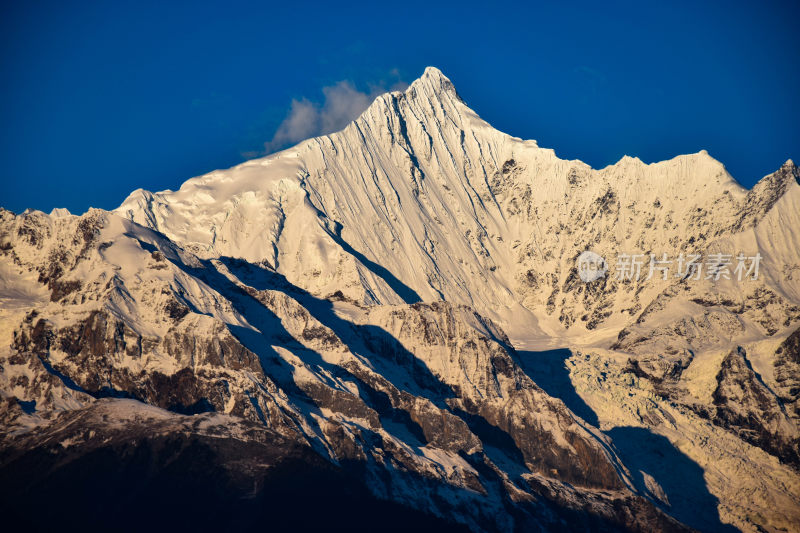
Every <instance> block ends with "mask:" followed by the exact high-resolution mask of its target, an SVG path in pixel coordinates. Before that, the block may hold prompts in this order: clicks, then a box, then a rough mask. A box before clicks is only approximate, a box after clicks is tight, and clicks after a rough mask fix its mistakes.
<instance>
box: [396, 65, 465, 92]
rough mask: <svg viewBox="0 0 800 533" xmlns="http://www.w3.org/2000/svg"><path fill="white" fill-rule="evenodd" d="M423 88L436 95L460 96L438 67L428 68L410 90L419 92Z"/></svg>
mask: <svg viewBox="0 0 800 533" xmlns="http://www.w3.org/2000/svg"><path fill="white" fill-rule="evenodd" d="M422 88H426V89H428V90H429V91H430V92H432V93H434V94H437V95H438V94H442V93H450V94H453V95H456V96H458V93H457V92H456V88H455V86H454V85H453V82H451V81H450V79H449V78H448V77H447V76H445V75H444V74H442V71H441V70H439V69H438V68H436V67H426V68H425V72H423V73H422V76H420V77H419V78H418V79H417V80H416V81H414V83H412V84H411V86H410V87H409V88H408V90H409V91H411V90H419V89H422Z"/></svg>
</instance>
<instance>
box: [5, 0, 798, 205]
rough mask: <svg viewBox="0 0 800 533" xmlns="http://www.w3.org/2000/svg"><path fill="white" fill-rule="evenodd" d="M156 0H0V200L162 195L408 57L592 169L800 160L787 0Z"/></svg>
mask: <svg viewBox="0 0 800 533" xmlns="http://www.w3.org/2000/svg"><path fill="white" fill-rule="evenodd" d="M161 3H162V2H158V3H150V2H146V1H137V2H120V1H98V2H82V1H70V2H63V1H58V2H46V1H35V0H26V1H14V2H3V5H2V7H1V8H0V73H1V74H2V77H1V78H0V79H2V83H0V110H1V114H0V117H1V118H2V122H1V123H0V124H1V125H0V128H2V129H0V131H2V142H1V143H0V163H2V172H3V174H2V178H0V205H2V206H4V207H7V208H10V209H11V210H13V211H17V212H19V211H22V210H23V209H25V208H26V207H34V208H37V209H42V210H45V211H49V210H50V209H51V208H53V207H55V206H65V207H68V208H69V209H70V210H71V211H73V212H78V213H80V212H83V211H84V210H85V209H87V208H88V207H89V206H95V207H103V208H108V209H110V208H114V207H116V206H117V205H119V204H120V203H121V202H122V200H123V199H124V198H125V197H126V196H127V194H128V193H129V192H130V191H131V190H133V189H135V188H137V187H143V188H146V189H150V190H160V189H165V188H177V187H178V186H179V185H180V183H182V182H183V181H184V180H186V179H187V178H190V177H192V176H195V175H199V174H202V173H205V172H208V171H210V170H213V169H215V168H224V167H228V166H231V165H234V164H237V163H239V162H241V161H243V160H244V159H245V158H244V156H243V154H246V153H248V152H252V151H257V150H259V149H263V145H264V142H266V141H269V140H270V139H272V137H273V135H274V133H275V130H276V128H277V127H278V125H279V123H280V122H281V121H282V120H283V118H284V117H285V116H286V113H287V111H288V109H289V105H290V102H291V100H292V98H296V99H300V98H303V97H305V98H308V99H310V100H312V101H321V100H322V98H323V97H322V92H321V90H322V87H324V86H330V85H332V84H334V83H335V82H337V81H340V80H350V81H351V82H352V83H354V84H355V86H356V87H358V88H360V89H361V90H363V91H367V90H368V88H369V86H370V84H375V83H381V82H384V83H388V82H387V81H386V80H389V81H391V79H392V74H390V73H391V72H392V71H393V69H396V70H397V72H399V76H400V78H402V79H403V80H405V81H409V82H410V81H413V80H414V79H415V78H416V77H418V76H419V75H420V74H421V73H422V71H423V69H424V67H425V66H426V65H435V66H437V67H439V68H440V69H441V70H442V71H443V72H444V73H445V75H447V76H448V77H450V79H451V80H453V82H454V84H455V86H456V88H457V89H458V91H459V93H460V94H461V96H462V97H463V98H464V99H465V100H466V102H467V104H469V105H470V107H472V108H473V109H474V110H476V111H477V112H478V113H479V114H480V115H481V116H482V117H483V118H484V119H486V120H488V121H489V122H490V123H491V124H492V125H494V126H495V127H496V128H498V129H500V130H503V131H505V132H507V133H510V134H512V135H516V136H518V137H523V138H532V139H537V140H538V141H539V144H540V145H541V146H546V147H551V148H554V149H555V150H556V153H557V154H558V155H559V156H561V157H568V158H578V159H582V160H584V161H586V162H587V163H589V164H591V165H592V166H595V167H603V166H605V165H607V164H610V163H613V162H615V161H616V160H618V159H619V158H620V157H621V156H622V155H624V154H629V155H635V156H638V157H640V158H641V159H643V160H644V161H647V162H651V161H657V160H661V159H667V158H670V157H672V156H674V155H677V154H681V153H690V152H696V151H698V150H700V149H707V150H708V151H709V152H710V153H711V155H712V156H714V157H716V158H717V159H719V160H720V161H722V162H723V163H724V164H725V165H726V166H727V168H728V170H729V171H730V172H731V174H733V176H734V177H735V178H736V179H737V180H739V181H740V182H741V183H742V184H744V185H746V186H751V185H752V184H753V183H754V182H755V181H756V180H757V179H759V178H760V177H761V176H763V175H765V174H767V173H770V172H772V171H774V170H775V169H777V168H778V167H779V166H780V165H781V164H782V163H783V162H784V161H785V160H786V159H787V158H794V159H795V160H797V159H800V121H798V119H799V118H800V97H798V95H800V61H798V59H800V32H798V31H797V20H798V14H800V9H799V8H798V3H797V2H764V3H757V2H743V3H737V2H714V3H695V2H685V3H683V2H668V3H667V2H664V3H661V4H662V5H655V3H652V2H631V3H613V2H612V3H609V2H596V1H592V2H574V3H566V2H559V5H558V6H557V7H556V6H552V5H550V6H548V5H514V4H508V5H500V4H491V3H489V2H480V3H477V4H474V5H472V4H469V3H465V2H458V3H453V4H452V5H449V6H445V5H436V4H434V3H433V2H430V1H427V2H421V3H414V2H408V1H401V2H370V3H367V4H364V5H362V6H357V7H346V6H344V5H343V4H341V3H338V2H325V3H321V4H318V5H315V4H314V3H313V2H301V3H294V2H291V3H290V2H286V3H283V4H281V5H271V4H269V3H266V2H264V3H260V4H257V3H251V4H248V3H240V2H236V1H232V0H228V1H224V2H219V3H216V4H212V3H203V2H197V1H195V2H175V3H169V2H167V3H168V4H170V5H167V6H164V5H159V4H161ZM526 4H527V3H526ZM759 4H761V5H759Z"/></svg>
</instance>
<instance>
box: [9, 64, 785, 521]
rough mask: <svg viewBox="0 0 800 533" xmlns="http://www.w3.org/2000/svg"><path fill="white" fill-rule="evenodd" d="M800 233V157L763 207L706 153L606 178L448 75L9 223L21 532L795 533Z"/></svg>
mask: <svg viewBox="0 0 800 533" xmlns="http://www.w3.org/2000/svg"><path fill="white" fill-rule="evenodd" d="M798 228H800V170H798V168H797V167H796V166H795V165H794V163H793V162H792V161H791V160H790V161H787V162H786V163H785V164H784V165H783V166H782V167H781V168H780V169H778V170H777V171H776V172H775V173H773V174H770V175H768V176H766V177H764V178H763V179H761V180H760V181H759V182H758V183H757V184H756V185H755V186H754V187H753V188H752V189H749V190H748V189H745V188H744V187H742V186H741V185H739V184H738V183H737V182H736V181H735V180H734V179H733V178H732V177H731V176H730V175H729V174H728V172H727V171H726V169H725V167H724V166H723V165H722V164H721V163H719V162H718V161H716V160H715V159H713V158H712V157H711V156H710V155H709V154H708V153H706V152H705V151H701V152H698V153H696V154H692V155H682V156H678V157H675V158H674V159H671V160H668V161H664V162H660V163H653V164H645V163H643V162H642V161H640V160H639V159H636V158H630V157H624V158H623V159H622V160H620V161H619V162H617V163H616V164H614V165H611V166H608V167H606V168H603V169H599V170H597V169H593V168H591V167H590V166H588V165H586V164H585V163H582V162H581V161H577V160H573V161H570V160H564V159H560V158H559V157H557V155H556V154H555V152H554V151H553V150H551V149H547V148H541V147H539V146H538V144H537V143H536V141H533V140H522V139H519V138H516V137H511V136H509V135H506V134H504V133H501V132H499V131H497V130H495V129H494V128H492V127H491V126H490V125H489V124H488V123H486V122H485V121H483V120H482V119H481V118H480V117H479V116H478V115H477V114H476V113H475V112H474V111H472V110H471V109H470V108H469V107H467V105H466V103H465V102H464V101H463V100H462V98H461V97H460V96H459V94H458V92H457V91H456V89H455V87H454V86H453V84H452V83H451V81H450V80H449V79H448V78H446V77H445V76H444V75H443V74H442V73H441V72H440V71H438V70H437V69H435V68H432V67H429V68H428V69H426V70H425V72H424V74H423V75H422V76H421V77H420V78H419V79H418V80H416V81H415V82H414V83H412V84H411V85H410V86H409V88H408V89H407V90H405V91H403V92H390V93H386V94H383V95H381V96H379V97H378V98H377V99H376V100H375V101H374V102H373V103H372V104H371V105H370V106H369V108H368V109H367V110H366V111H364V112H363V114H362V115H361V116H359V117H358V118H357V119H356V120H355V121H353V122H352V123H350V124H349V125H348V126H346V127H345V128H344V129H343V130H341V131H339V132H336V133H333V134H330V135H326V136H322V137H316V138H312V139H309V140H307V141H304V142H301V143H300V144H298V145H296V146H294V147H292V148H289V149H287V150H284V151H281V152H278V153H275V154H272V155H269V156H267V157H263V158H260V159H255V160H252V161H247V162H245V163H242V164H240V165H237V166H235V167H233V168H231V169H227V170H217V171H214V172H211V173H209V174H206V175H203V176H200V177H196V178H192V179H190V180H188V181H186V182H185V183H184V184H183V185H182V186H181V187H180V189H179V190H177V191H169V190H167V191H161V192H150V191H145V190H141V189H139V190H136V191H134V192H133V193H131V194H130V195H129V196H128V198H126V199H125V200H124V201H123V202H122V204H121V205H120V206H119V207H118V208H117V209H115V210H113V211H105V210H101V209H90V210H89V211H88V212H86V213H85V214H83V215H80V216H78V215H72V214H70V213H68V212H66V211H65V210H54V211H53V212H52V213H50V214H45V213H42V212H39V211H34V210H28V211H25V212H24V213H21V214H14V213H12V212H10V211H7V210H0V396H1V397H2V407H0V427H1V428H2V433H0V480H2V483H0V494H2V498H0V509H2V510H3V513H4V515H6V516H8V517H10V518H9V519H10V520H14V521H18V522H19V523H24V524H26V525H27V527H29V528H31V529H34V530H35V529H50V528H52V527H53V526H54V525H56V524H58V525H60V526H61V527H67V528H70V529H77V528H81V529H83V528H85V527H91V526H93V525H96V526H102V525H103V524H107V523H108V521H109V520H113V521H116V520H119V516H120V515H121V514H123V515H125V516H129V517H130V518H129V519H126V520H125V523H123V524H119V528H121V529H131V530H133V529H141V527H146V525H147V524H152V523H154V521H155V523H159V524H161V525H169V524H173V525H174V526H175V527H182V528H185V527H190V526H191V527H196V528H200V529H211V528H214V529H217V528H222V529H237V530H238V529H241V528H243V527H267V528H271V529H275V530H286V531H288V530H293V531H297V530H304V529H310V528H312V527H314V528H316V527H334V529H335V528H336V527H340V528H345V527H346V528H347V529H348V530H357V531H360V530H364V531H367V530H369V531H375V530H397V531H406V530H410V529H412V528H417V529H422V530H428V529H434V528H436V529H440V530H442V529H443V530H454V531H459V530H464V531H470V530H471V531H563V530H592V531H652V530H655V531H691V530H700V531H737V530H741V531H798V524H800V503H798V502H800V230H798ZM587 250H590V251H592V252H594V253H595V254H597V255H599V256H601V257H602V258H604V259H605V264H606V265H605V266H606V268H607V269H608V270H607V272H606V273H605V275H603V276H601V277H599V279H596V280H593V281H591V282H584V281H583V279H582V277H581V270H580V269H581V264H580V262H579V261H578V259H579V257H580V256H581V254H582V253H583V252H585V251H587ZM691 261H694V263H691ZM692 264H693V265H694V267H690V266H687V265H692ZM653 267H655V268H653ZM743 267H744V268H743ZM198 502H203V504H202V505H203V507H204V511H205V512H204V513H199V512H197V511H196V510H195V508H197V507H198ZM335 524H338V526H332V525H335Z"/></svg>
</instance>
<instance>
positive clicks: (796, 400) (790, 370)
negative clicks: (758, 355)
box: [773, 329, 800, 422]
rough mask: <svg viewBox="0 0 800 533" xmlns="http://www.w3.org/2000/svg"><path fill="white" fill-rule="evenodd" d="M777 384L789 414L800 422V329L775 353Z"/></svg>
mask: <svg viewBox="0 0 800 533" xmlns="http://www.w3.org/2000/svg"><path fill="white" fill-rule="evenodd" d="M773 365H774V366H775V382H776V383H777V386H778V391H779V392H778V395H779V396H780V399H781V401H782V402H783V404H784V405H785V406H786V412H787V414H788V415H789V416H790V417H792V418H793V419H794V420H795V422H797V421H799V420H800V329H798V330H796V331H795V332H794V333H792V334H791V335H789V336H788V337H787V338H786V340H785V341H783V343H782V344H781V345H780V346H779V347H778V349H777V350H776V351H775V361H774V363H773Z"/></svg>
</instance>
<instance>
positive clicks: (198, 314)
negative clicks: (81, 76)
mask: <svg viewBox="0 0 800 533" xmlns="http://www.w3.org/2000/svg"><path fill="white" fill-rule="evenodd" d="M27 217H28V215H21V216H19V217H11V216H8V215H6V217H5V225H4V226H3V228H2V231H1V232H2V234H3V235H9V234H11V235H13V233H14V229H15V228H17V227H20V226H22V227H26V228H29V229H30V231H31V232H32V233H33V234H37V235H39V237H38V238H37V239H35V242H31V241H30V240H27V239H24V240H20V239H17V240H12V239H8V240H6V242H9V243H10V245H9V246H5V247H4V253H5V257H6V258H10V259H11V261H9V263H10V264H9V268H11V269H13V270H14V272H16V274H15V275H16V276H18V278H17V280H18V281H19V282H20V284H21V285H20V286H27V284H30V286H31V287H33V288H30V289H29V290H30V291H31V292H32V293H34V292H35V290H34V288H35V287H42V286H44V287H46V288H49V286H47V285H44V282H43V281H42V282H39V281H38V280H34V279H32V278H30V279H27V280H26V278H25V276H24V273H25V272H26V270H30V271H35V270H36V265H37V264H38V262H39V261H40V260H41V259H40V258H43V257H44V258H47V257H49V256H50V255H49V252H48V248H49V247H53V246H58V247H59V249H62V250H63V253H64V254H65V255H66V256H68V257H75V258H76V260H75V261H74V262H72V263H66V268H63V269H62V271H61V272H60V273H59V279H62V278H63V279H66V280H69V279H73V278H77V276H78V273H80V277H81V279H82V283H81V285H80V286H79V287H78V288H76V289H75V290H74V291H73V292H72V293H71V294H70V295H69V296H68V297H62V298H59V299H56V300H53V299H52V298H48V297H47V295H46V294H44V293H42V294H41V295H40V296H39V300H36V301H35V302H34V303H35V309H31V308H30V306H27V307H26V306H22V305H19V306H18V307H17V308H16V314H15V316H16V325H15V326H14V328H13V331H11V332H10V334H9V339H8V340H9V343H8V348H7V352H6V353H5V354H4V355H2V356H0V365H2V373H0V379H2V380H3V381H2V383H3V391H4V394H6V395H8V396H9V400H8V401H7V404H6V408H5V409H6V412H5V413H4V424H5V427H6V428H7V429H8V431H9V432H10V433H9V434H10V435H18V437H11V440H9V441H6V443H5V446H8V447H10V449H13V450H16V451H14V452H9V453H12V454H16V455H14V457H17V456H18V454H20V453H25V451H26V450H28V449H31V448H36V447H39V448H41V447H43V446H46V445H45V444H44V442H45V441H46V439H45V441H42V442H41V443H40V442H39V441H38V440H36V439H44V438H45V437H43V436H42V435H45V434H48V432H58V431H62V429H60V428H62V427H63V428H64V429H63V431H73V429H69V430H67V428H84V429H85V426H86V425H87V424H89V422H87V421H86V420H85V419H84V418H80V421H79V422H75V423H74V424H73V423H72V422H73V420H72V418H70V416H72V415H68V414H63V415H59V413H61V412H64V411H65V410H66V413H72V412H73V411H72V410H74V409H78V410H79V411H75V412H76V413H77V412H80V413H83V414H81V415H75V416H80V417H90V418H91V419H92V420H95V419H96V418H97V415H95V414H91V413H94V412H95V411H94V410H93V409H94V408H93V407H92V406H94V405H97V406H98V407H97V409H100V410H101V411H103V410H105V409H107V407H103V406H109V405H117V404H108V403H105V402H107V400H104V398H108V397H112V398H128V399H130V400H128V403H125V404H119V405H126V406H128V407H129V408H130V409H132V410H133V411H136V410H137V409H145V407H138V406H141V405H143V404H148V405H151V406H155V407H159V408H163V409H167V410H168V411H169V412H171V413H183V414H196V415H198V416H200V414H201V413H224V414H225V417H227V418H226V419H225V420H237V419H242V420H247V421H248V422H247V424H250V425H252V424H257V425H259V426H261V427H264V428H268V429H269V431H271V432H274V434H275V435H280V436H282V437H281V438H283V439H288V440H287V442H294V443H297V444H293V445H292V446H295V445H297V446H299V445H302V446H304V447H306V448H307V449H308V452H304V453H309V454H314V456H315V457H319V458H320V459H324V460H326V461H330V462H331V464H332V465H347V467H346V471H347V472H348V474H347V475H348V476H353V477H352V483H355V484H356V485H357V486H364V487H367V488H368V489H369V490H370V491H371V493H372V494H373V495H374V497H378V498H381V499H384V500H389V501H397V502H403V504H404V505H409V506H411V507H413V508H416V509H420V510H422V511H423V512H424V513H428V514H430V515H431V516H438V517H441V518H443V519H446V520H448V521H449V523H461V524H464V525H466V526H468V527H470V528H472V529H476V530H509V529H513V528H516V527H524V528H527V527H535V528H543V529H551V528H553V527H555V524H556V523H560V520H566V521H567V522H569V523H576V524H585V525H586V527H590V528H601V527H607V526H611V527H620V528H625V529H631V530H640V529H644V528H646V527H647V525H648V524H651V523H658V524H662V526H663V528H666V529H670V528H677V529H680V526H679V525H678V524H677V523H676V522H674V521H672V520H671V519H669V518H668V517H667V516H666V515H663V514H661V512H660V511H658V510H657V509H656V508H655V507H654V506H653V504H652V503H650V502H648V501H647V500H645V499H642V498H641V497H640V496H637V495H635V494H634V493H632V492H631V491H630V489H629V486H628V485H627V484H626V481H625V480H626V477H625V476H626V474H625V473H624V472H625V471H624V467H623V466H622V465H620V464H619V462H618V459H617V458H616V457H615V456H614V455H613V453H612V452H611V451H610V448H609V442H608V440H607V439H605V438H604V437H602V436H601V435H600V434H599V433H598V432H597V431H596V430H592V429H591V428H589V429H587V427H586V426H585V425H584V423H583V422H580V421H578V420H576V418H575V417H574V415H573V414H572V413H571V412H570V411H569V410H568V409H567V408H566V406H564V404H563V403H562V402H561V401H559V400H557V399H555V398H552V397H550V396H548V395H547V394H546V393H545V392H544V391H542V390H541V389H539V388H538V387H537V386H536V384H535V383H534V382H533V381H532V380H531V379H530V378H529V377H528V376H527V375H526V374H525V373H524V372H523V371H522V370H521V368H520V367H519V364H518V361H517V360H516V356H515V352H514V350H513V348H511V346H510V343H509V341H508V338H507V337H506V335H505V333H504V332H503V331H502V329H500V328H499V326H497V325H496V324H494V323H493V322H492V321H490V320H488V319H485V318H483V317H482V316H480V315H479V314H477V313H476V312H474V311H473V310H471V309H469V308H467V307H464V306H457V305H453V304H449V303H445V302H439V303H434V304H421V303H420V304H414V305H400V306H391V307H374V308H364V307H360V306H358V305H355V304H352V303H347V302H340V303H339V304H338V305H339V307H338V308H335V307H334V305H333V304H332V303H331V302H329V301H327V300H321V299H318V298H316V297H314V296H312V295H310V294H309V293H307V292H305V291H303V290H302V289H299V288H297V287H295V286H293V285H292V284H290V283H288V282H287V281H286V280H285V279H284V278H283V277H282V276H280V275H279V274H276V273H275V272H274V271H272V270H270V269H265V268H262V267H258V266H254V265H250V264H247V263H242V262H237V261H204V260H200V259H198V258H196V257H194V256H193V255H191V254H188V253H186V252H184V251H182V250H180V249H179V248H177V247H175V245H174V244H172V243H170V242H169V241H167V240H166V239H164V238H163V237H162V236H160V235H158V234H156V233H153V232H150V231H149V230H146V229H144V228H141V227H139V226H137V225H135V224H133V223H131V222H128V221H125V220H122V219H120V218H118V217H117V216H115V215H111V214H107V213H99V212H93V213H91V214H90V215H87V216H86V217H91V219H92V221H93V222H92V227H93V228H94V229H93V231H94V232H95V233H94V234H93V235H94V238H93V239H92V240H91V241H90V243H89V244H88V245H86V244H85V242H86V241H83V240H74V241H69V242H71V246H66V245H63V239H62V238H60V237H59V235H64V234H69V233H70V231H71V230H72V228H81V227H84V226H85V224H84V218H83V217H82V218H77V217H75V218H59V219H56V220H53V219H47V218H43V219H36V220H35V221H31V220H25V219H26V218H27ZM106 243H112V244H110V245H108V244H106ZM76 247H80V250H79V251H77V250H76V249H75V248H76ZM121 252H124V253H121ZM104 281H105V283H104ZM98 288H99V290H98ZM19 303H21V302H19ZM203 311H205V312H206V313H208V314H205V313H203ZM209 315H210V316H209ZM11 397H13V399H11ZM98 402H99V403H98ZM138 402H141V403H138ZM134 406H137V407H134ZM103 412H105V411H103ZM158 412H159V413H161V414H159V416H163V417H173V418H174V416H175V415H169V414H168V413H167V412H166V411H158ZM165 413H167V414H165ZM104 416H111V415H107V414H105V415H104ZM137 416H138V415H137ZM65 417H66V418H65ZM203 417H206V418H208V417H212V415H211V414H207V415H202V416H201V417H200V418H197V419H196V420H195V419H191V418H181V419H180V420H182V421H183V422H181V424H183V426H181V427H184V426H185V424H188V423H190V421H191V424H192V428H195V427H196V426H197V424H200V425H202V424H204V422H202V421H203V420H205V419H206V418H203ZM232 417H233V418H232ZM235 417H238V418H235ZM170 420H171V419H170ZM120 423H121V422H120ZM172 423H173V422H172V421H171V422H170V424H172ZM225 424H227V422H225ZM225 424H222V425H225ZM231 424H234V425H236V424H245V422H235V423H234V422H231ZM248 427H251V426H248ZM30 428H33V429H30ZM37 428H38V429H37ZM97 431H100V430H99V429H98V430H97ZM163 431H164V432H165V433H170V432H171V431H175V432H177V431H179V430H178V429H177V428H175V427H173V428H172V429H170V430H169V431H168V430H163ZM181 431H183V430H181ZM192 431H194V429H192ZM225 431H227V430H225ZM84 433H85V432H84ZM63 437H64V438H68V437H67V436H63ZM48 438H49V437H48ZM59 438H61V437H59ZM69 438H70V439H73V438H74V439H75V442H76V446H77V448H76V450H78V451H76V453H77V454H78V455H77V456H78V457H79V458H77V459H76V460H78V461H82V460H84V459H82V457H84V456H85V457H87V459H86V460H87V461H88V460H89V459H88V458H89V457H95V455H96V454H97V453H101V452H99V451H96V450H95V448H94V447H93V446H94V445H93V444H92V443H93V442H96V439H95V440H92V439H91V438H90V439H89V440H88V441H85V436H84V435H83V433H81V434H80V435H74V436H73V435H70V436H69ZM110 438H111V437H110ZM113 438H117V437H113ZM113 438H112V440H113ZM120 438H122V437H120ZM165 438H166V439H168V440H169V439H172V438H173V437H169V435H166V436H165ZM175 438H177V437H175ZM183 439H184V437H180V438H179V439H178V440H179V442H180V444H178V446H179V447H180V449H183V447H184V446H190V447H194V446H196V445H198V446H199V444H197V442H196V439H200V441H203V442H204V439H205V437H202V436H198V437H190V438H189V440H188V441H186V442H184V440H183ZM170 442H171V441H170ZM164 445H165V444H164V443H163V442H161V441H160V440H158V439H155V440H154V441H152V442H150V441H148V443H147V444H146V445H145V446H146V449H147V450H151V449H152V450H154V453H156V455H158V454H160V453H162V452H161V451H160V450H162V446H164ZM172 445H175V444H174V443H172V444H170V446H172ZM104 446H105V445H104ZM204 446H205V444H202V446H201V448H202V447H204ZM238 446H239V444H236V445H235V447H237V448H236V449H238ZM487 446H488V447H487ZM103 450H104V451H102V453H103V454H110V455H111V456H112V457H115V456H116V455H117V454H120V453H122V454H123V455H124V454H128V453H130V454H134V455H136V454H138V453H141V452H140V450H141V448H138V447H137V448H134V449H131V450H126V451H124V452H123V451H121V450H119V449H118V448H115V445H111V446H110V448H109V447H104V448H103ZM148 453H150V452H148ZM198 453H199V452H198ZM204 453H205V452H204ZM226 453H227V452H226ZM215 454H216V452H215ZM212 455H213V458H212V460H213V461H215V462H217V463H220V467H221V468H222V467H225V463H226V461H228V460H229V459H228V458H227V457H228V456H227V455H224V456H223V457H220V456H218V455H214V454H212ZM15 460H16V459H15ZM15 460H14V461H15ZM14 461H11V460H10V462H7V463H5V466H0V470H3V469H5V470H3V471H5V472H6V473H7V474H6V475H13V472H16V470H14V469H15V468H17V467H16V466H15V465H16V464H17V463H15V462H14ZM225 468H227V467H225ZM314 469H316V467H314ZM323 470H324V469H323ZM53 475H60V474H57V473H54V474H53ZM320 475H321V474H320ZM326 475H327V474H326ZM597 489H602V490H603V492H602V493H600V494H599V495H598V493H596V492H595V490H597ZM423 518H424V517H423Z"/></svg>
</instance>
